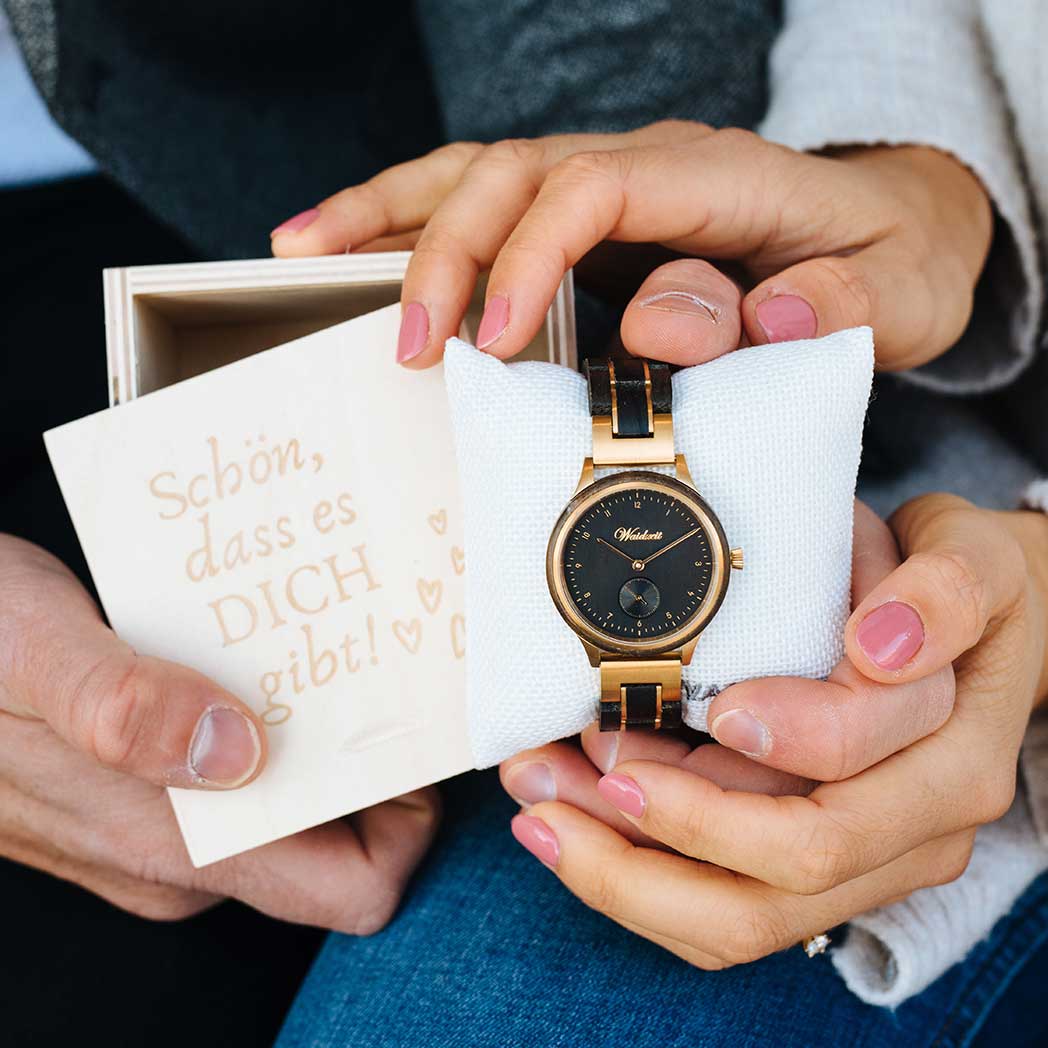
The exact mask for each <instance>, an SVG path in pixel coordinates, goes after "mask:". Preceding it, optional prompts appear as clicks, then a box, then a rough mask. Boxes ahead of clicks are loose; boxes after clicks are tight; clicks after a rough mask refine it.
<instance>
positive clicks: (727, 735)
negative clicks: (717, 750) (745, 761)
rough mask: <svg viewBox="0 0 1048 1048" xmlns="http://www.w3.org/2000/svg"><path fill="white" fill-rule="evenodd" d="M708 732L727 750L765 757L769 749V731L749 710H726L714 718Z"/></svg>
mask: <svg viewBox="0 0 1048 1048" xmlns="http://www.w3.org/2000/svg"><path fill="white" fill-rule="evenodd" d="M710 734H711V735H712V736H713V737H714V738H715V739H716V740H717V741H718V742H719V743H720V744H721V745H722V746H727V747H728V749H729V750H738V751H739V752H740V753H745V754H746V755H747V756H748V757H765V756H767V754H768V751H769V750H770V749H771V732H769V731H768V729H767V728H766V727H765V726H764V724H763V723H762V722H761V721H759V720H758V719H757V718H756V717H754V715H753V714H752V713H750V711H749V710H741V709H740V710H726V711H725V712H724V713H721V714H719V715H718V716H717V717H715V718H714V720H713V723H712V724H711V725H710Z"/></svg>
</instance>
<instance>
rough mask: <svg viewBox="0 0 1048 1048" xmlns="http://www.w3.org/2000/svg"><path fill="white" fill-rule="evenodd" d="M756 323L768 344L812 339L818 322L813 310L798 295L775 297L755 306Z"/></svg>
mask: <svg viewBox="0 0 1048 1048" xmlns="http://www.w3.org/2000/svg"><path fill="white" fill-rule="evenodd" d="M757 321H758V323H759V324H760V326H761V327H762V328H763V330H764V334H765V335H766V336H767V338H768V341H769V342H792V341H793V340H794V339H798V338H814V337H815V332H816V331H817V330H818V327H819V321H818V318H817V317H816V316H815V310H814V309H812V308H811V306H809V305H808V303H807V302H805V301H804V299H803V298H801V297H800V296H799V295H776V296H775V297H774V298H766V299H765V300H764V301H763V302H761V303H760V304H759V305H758V306H757Z"/></svg>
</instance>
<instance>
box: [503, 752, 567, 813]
mask: <svg viewBox="0 0 1048 1048" xmlns="http://www.w3.org/2000/svg"><path fill="white" fill-rule="evenodd" d="M506 792H507V793H508V794H509V795H510V796H511V797H512V798H513V799H514V800H515V801H517V802H518V803H519V804H523V805H529V804H541V803H542V802H543V801H555V800H556V799H557V784H556V782H555V781H554V778H553V772H552V771H550V768H549V765H548V764H546V763H544V762H543V761H528V762H527V763H526V764H518V765H517V766H516V767H514V768H512V769H511V770H510V771H509V772H507V774H506Z"/></svg>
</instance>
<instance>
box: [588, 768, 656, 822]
mask: <svg viewBox="0 0 1048 1048" xmlns="http://www.w3.org/2000/svg"><path fill="white" fill-rule="evenodd" d="M597 792H598V793H599V794H600V795H601V796H602V797H603V798H604V799H605V800H606V801H607V802H608V803H609V804H613V805H614V806H615V807H616V808H618V809H619V811H624V812H625V813H626V814H627V815H632V816H633V817H634V818H635V819H639V818H640V817H641V816H642V815H643V814H644V794H643V793H641V789H640V787H639V786H638V785H637V784H636V783H635V782H634V781H633V780H632V779H631V778H630V777H629V776H627V775H620V774H619V773H618V772H617V771H613V772H612V773H611V774H610V775H605V776H604V778H603V779H601V780H600V781H599V782H598V783H597Z"/></svg>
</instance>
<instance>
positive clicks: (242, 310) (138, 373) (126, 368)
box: [104, 251, 577, 405]
mask: <svg viewBox="0 0 1048 1048" xmlns="http://www.w3.org/2000/svg"><path fill="white" fill-rule="evenodd" d="M410 257H411V254H410V252H407V251H397V252H385V253H377V254H358V255H353V254H350V255H328V256H322V257H317V258H298V259H278V258H266V259H253V260H248V261H237V262H194V263H186V264H181V265H168V266H132V267H129V268H123V269H107V270H106V271H105V275H104V287H105V317H106V347H107V358H108V365H109V400H110V404H111V405H116V404H121V403H124V402H126V401H129V400H133V399H135V398H136V397H140V396H142V395H144V394H146V393H150V392H152V391H153V390H156V389H162V388H163V387H165V386H170V385H172V384H174V383H176V382H180V381H182V380H183V379H186V378H190V377H192V376H193V375H198V374H201V373H203V372H205V371H210V370H212V369H213V368H216V367H221V366H222V365H224V364H230V363H232V362H233V361H236V360H240V359H242V358H244V357H247V356H250V355H251V354H253V353H258V352H259V351H261V350H264V349H270V348H272V347H273V346H278V345H281V344H282V343H285V342H290V341H291V340H292V339H296V338H300V337H302V336H303V335H309V334H312V333H313V332H315V331H320V330H322V329H323V328H328V327H331V326H333V325H335V324H339V323H341V322H342V321H345V320H350V319H352V318H354V317H358V316H362V315H363V314H365V313H370V312H372V311H373V310H376V309H380V308H381V307H383V306H388V305H391V304H392V303H394V302H396V301H397V300H398V299H399V298H400V288H401V283H402V281H403V278H404V272H405V270H406V268H407V264H408V259H409V258H410ZM483 306H484V281H483V280H482V281H481V283H480V284H479V286H478V287H477V290H476V293H475V294H474V296H473V300H472V302H471V304H470V308H469V311H468V313H467V315H466V318H465V320H464V321H463V325H462V330H461V332H460V335H461V337H462V338H465V339H466V340H467V341H473V338H474V336H475V334H476V330H477V325H478V324H479V322H480V316H481V313H482V312H483ZM518 359H524V360H544V361H552V362H553V363H557V364H563V365H566V366H568V367H575V366H576V363H577V355H576V347H575V317H574V307H573V301H572V285H571V274H570V273H569V274H568V275H567V276H566V277H565V279H564V282H563V283H562V284H561V286H560V289H559V291H558V293H557V297H556V299H555V300H554V302H553V305H552V307H551V308H550V311H549V314H548V316H547V318H546V324H545V327H544V328H543V330H542V331H541V332H540V333H539V335H538V336H536V338H535V339H534V340H533V341H532V343H531V344H530V345H529V346H528V347H527V349H526V350H525V351H524V352H523V353H522V354H521V355H520V357H519V358H518Z"/></svg>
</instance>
